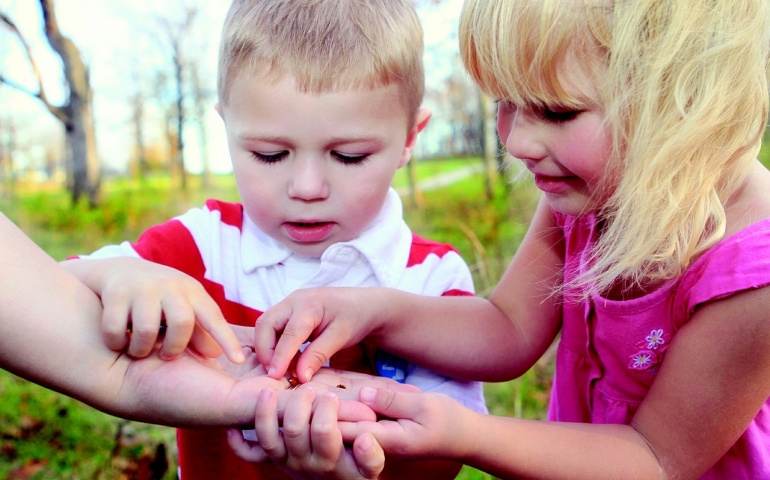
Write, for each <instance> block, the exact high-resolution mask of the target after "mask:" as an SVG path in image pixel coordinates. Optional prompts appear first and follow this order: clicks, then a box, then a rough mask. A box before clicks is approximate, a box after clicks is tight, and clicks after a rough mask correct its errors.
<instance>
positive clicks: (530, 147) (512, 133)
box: [497, 108, 546, 160]
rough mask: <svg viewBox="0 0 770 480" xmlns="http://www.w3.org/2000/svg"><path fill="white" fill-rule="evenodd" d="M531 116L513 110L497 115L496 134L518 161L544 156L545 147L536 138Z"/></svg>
mask: <svg viewBox="0 0 770 480" xmlns="http://www.w3.org/2000/svg"><path fill="white" fill-rule="evenodd" d="M532 116H533V114H531V113H529V112H526V111H524V112H522V110H521V109H518V108H517V109H515V110H513V111H510V112H504V113H502V114H500V113H498V117H497V132H498V134H499V135H500V139H501V140H502V142H503V143H504V144H505V148H506V150H508V153H510V154H511V156H512V157H514V158H518V159H519V160H539V159H541V158H543V157H544V156H545V155H546V149H545V146H544V145H543V143H542V142H541V141H539V140H538V137H537V123H538V122H537V120H536V119H534V118H532Z"/></svg>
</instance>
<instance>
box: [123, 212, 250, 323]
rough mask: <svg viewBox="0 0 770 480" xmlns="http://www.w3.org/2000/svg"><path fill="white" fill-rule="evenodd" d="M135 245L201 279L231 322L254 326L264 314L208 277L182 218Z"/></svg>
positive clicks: (149, 232)
mask: <svg viewBox="0 0 770 480" xmlns="http://www.w3.org/2000/svg"><path fill="white" fill-rule="evenodd" d="M133 247H134V250H135V251H136V253H138V254H139V256H140V257H142V258H144V259H145V260H149V261H151V262H155V263H160V264H162V265H166V266H169V267H171V268H175V269H177V270H179V271H181V272H184V273H186V274H187V275H190V276H191V277H193V278H194V279H196V280H198V281H199V282H200V283H201V284H202V285H203V288H205V289H206V292H207V293H208V294H209V295H210V296H211V297H212V298H213V299H214V300H215V301H216V302H217V305H219V308H220V309H221V310H222V314H223V315H224V316H225V318H226V319H227V321H228V322H229V323H232V324H235V325H242V326H246V327H253V326H254V322H256V320H257V318H258V317H259V316H260V315H262V312H260V311H259V310H255V309H252V308H249V307H246V306H244V305H241V304H239V303H236V302H233V301H231V300H228V299H227V298H226V297H225V289H224V287H223V286H222V285H220V284H218V283H216V282H212V281H211V280H208V279H206V278H205V277H204V275H205V273H206V266H205V265H204V263H203V258H202V257H201V254H200V251H199V250H198V246H197V245H196V243H195V239H194V238H193V236H192V234H191V233H190V231H189V230H187V227H185V226H184V224H182V222H180V221H179V220H171V221H169V222H166V223H163V224H161V225H157V226H155V227H152V228H150V229H148V230H147V231H145V232H144V233H143V234H142V235H141V236H140V237H139V240H137V242H136V243H135V244H133Z"/></svg>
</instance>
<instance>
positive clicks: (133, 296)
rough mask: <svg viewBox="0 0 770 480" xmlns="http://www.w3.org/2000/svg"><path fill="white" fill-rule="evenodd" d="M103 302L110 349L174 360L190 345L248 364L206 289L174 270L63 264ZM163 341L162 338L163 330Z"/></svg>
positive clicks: (139, 263) (125, 262)
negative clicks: (156, 354) (153, 353)
mask: <svg viewBox="0 0 770 480" xmlns="http://www.w3.org/2000/svg"><path fill="white" fill-rule="evenodd" d="M64 265H65V267H67V268H68V270H70V271H71V272H72V273H75V274H76V276H78V277H79V278H80V279H81V280H83V281H84V283H86V285H88V286H89V287H90V288H91V289H92V290H94V292H96V293H97V294H98V295H99V296H100V297H101V299H102V304H103V305H104V313H103V315H102V334H103V337H104V341H105V343H106V344H107V346H108V347H109V348H111V349H113V350H117V351H120V350H123V349H125V348H126V346H128V350H127V353H128V355H130V356H132V357H135V358H142V357H146V356H147V355H149V354H150V352H151V351H152V350H153V347H154V346H155V343H156V342H157V341H161V342H162V345H161V349H160V352H159V356H160V357H161V358H163V359H164V360H170V359H172V358H174V357H176V356H178V355H179V354H181V353H182V352H183V351H184V349H185V348H187V345H188V343H189V344H191V345H192V346H193V348H194V349H195V350H196V351H198V352H199V353H201V354H202V355H204V356H207V357H212V358H213V357H218V356H219V355H221V354H222V353H223V351H224V354H225V355H226V356H227V358H228V359H230V360H231V361H232V362H234V363H241V362H243V360H244V357H243V353H242V352H241V346H240V343H239V342H238V340H237V339H236V337H235V334H234V333H233V331H232V330H231V328H230V326H229V325H228V324H227V322H226V321H225V319H224V317H223V316H222V312H221V310H220V309H219V307H218V306H217V304H216V302H214V300H213V299H212V298H211V297H210V296H209V295H208V293H206V290H205V289H204V288H203V286H202V285H201V284H200V283H199V282H198V281H196V280H195V279H193V278H192V277H190V276H189V275H186V274H184V273H182V272H180V271H178V270H175V269H173V268H171V267H166V266H164V265H160V264H157V263H153V262H149V261H146V260H142V259H139V258H133V257H116V258H108V259H98V260H91V259H84V260H71V261H68V262H65V263H64ZM162 325H163V326H164V327H163V328H164V329H165V335H164V336H162V337H161V336H159V333H160V331H161V326H162Z"/></svg>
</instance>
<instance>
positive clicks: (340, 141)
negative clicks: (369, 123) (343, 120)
mask: <svg viewBox="0 0 770 480" xmlns="http://www.w3.org/2000/svg"><path fill="white" fill-rule="evenodd" d="M238 138H239V139H240V140H241V141H247V142H248V141H255V142H267V143H276V144H279V145H287V144H292V143H294V142H293V141H292V140H291V139H290V138H288V137H282V136H279V135H264V136H262V135H251V134H243V135H239V136H238ZM349 143H368V144H381V143H384V140H383V138H382V137H378V136H373V135H362V136H350V137H332V138H330V139H328V141H327V142H326V144H327V145H329V146H335V145H345V144H349Z"/></svg>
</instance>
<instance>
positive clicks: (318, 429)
mask: <svg viewBox="0 0 770 480" xmlns="http://www.w3.org/2000/svg"><path fill="white" fill-rule="evenodd" d="M335 428H336V424H333V423H331V422H327V421H319V420H315V421H314V422H313V424H312V425H311V427H310V430H311V432H312V433H313V436H317V437H322V438H325V439H326V438H329V437H331V436H332V435H333V434H334V432H335Z"/></svg>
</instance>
